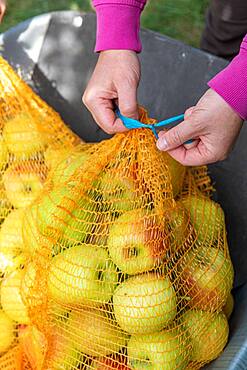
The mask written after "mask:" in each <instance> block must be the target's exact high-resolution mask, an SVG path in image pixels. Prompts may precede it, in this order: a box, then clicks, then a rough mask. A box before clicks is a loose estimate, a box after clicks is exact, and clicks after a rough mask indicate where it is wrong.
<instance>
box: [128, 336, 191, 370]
mask: <svg viewBox="0 0 247 370" xmlns="http://www.w3.org/2000/svg"><path fill="white" fill-rule="evenodd" d="M127 353H128V363H129V365H130V367H131V369H132V370H144V369H150V370H161V369H162V370H175V369H176V370H185V369H186V366H187V365H188V363H189V361H190V357H191V345H190V343H189V339H188V338H187V336H186V335H185V334H184V333H182V332H181V330H179V329H167V330H163V331H159V332H156V333H152V334H145V335H133V336H132V337H131V338H130V340H129V342H128V347H127Z"/></svg>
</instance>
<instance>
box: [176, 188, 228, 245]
mask: <svg viewBox="0 0 247 370" xmlns="http://www.w3.org/2000/svg"><path fill="white" fill-rule="evenodd" d="M180 203H182V204H181V205H183V206H184V207H185V208H186V210H187V211H188V213H189V216H190V222H191V224H192V226H193V227H194V229H195V231H196V236H197V240H198V241H200V242H201V243H204V244H205V243H207V244H208V245H212V244H213V243H214V242H217V241H218V240H219V239H220V238H221V237H222V232H223V230H224V227H225V216H224V212H223V210H222V209H221V207H220V206H219V205H218V204H217V203H215V202H213V201H212V200H211V199H208V198H205V197H200V196H195V195H189V196H187V197H184V198H182V199H181V201H180V202H179V204H180Z"/></svg>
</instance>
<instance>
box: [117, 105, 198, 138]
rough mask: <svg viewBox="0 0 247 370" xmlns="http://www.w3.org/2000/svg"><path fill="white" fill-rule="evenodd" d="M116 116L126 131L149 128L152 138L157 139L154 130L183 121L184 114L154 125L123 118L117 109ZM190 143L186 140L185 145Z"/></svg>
mask: <svg viewBox="0 0 247 370" xmlns="http://www.w3.org/2000/svg"><path fill="white" fill-rule="evenodd" d="M116 114H117V116H118V117H119V118H120V119H121V121H122V122H123V124H124V126H125V127H126V128H127V129H129V130H131V129H133V128H149V129H150V130H152V131H153V133H154V136H155V137H156V139H158V138H159V137H158V133H157V130H156V128H158V127H165V126H168V125H170V124H171V123H174V122H176V121H181V120H183V119H184V114H180V115H179V116H174V117H170V118H167V119H165V120H164V121H160V122H157V123H154V124H152V125H149V124H145V123H142V122H140V121H137V120H135V119H133V118H128V117H125V116H123V115H122V114H121V112H120V110H119V108H117V109H116ZM191 143H193V140H188V141H186V143H185V144H191Z"/></svg>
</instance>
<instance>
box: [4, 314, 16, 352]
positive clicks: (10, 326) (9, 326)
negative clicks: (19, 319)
mask: <svg viewBox="0 0 247 370" xmlns="http://www.w3.org/2000/svg"><path fill="white" fill-rule="evenodd" d="M14 331H15V324H14V322H13V321H12V320H11V319H10V318H9V317H8V316H7V315H6V313H5V312H4V311H3V310H0V354H1V352H5V351H7V350H8V349H9V347H10V346H11V344H12V342H13V340H14V338H15V332H14Z"/></svg>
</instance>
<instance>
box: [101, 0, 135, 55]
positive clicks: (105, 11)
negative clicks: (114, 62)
mask: <svg viewBox="0 0 247 370" xmlns="http://www.w3.org/2000/svg"><path fill="white" fill-rule="evenodd" d="M95 8H96V13H97V36H96V46H95V51H97V52H99V51H106V50H132V51H135V52H140V51H141V41H140V37H139V32H140V15H141V8H138V7H134V6H129V5H122V4H121V5H114V4H112V5H99V6H96V7H95Z"/></svg>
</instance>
